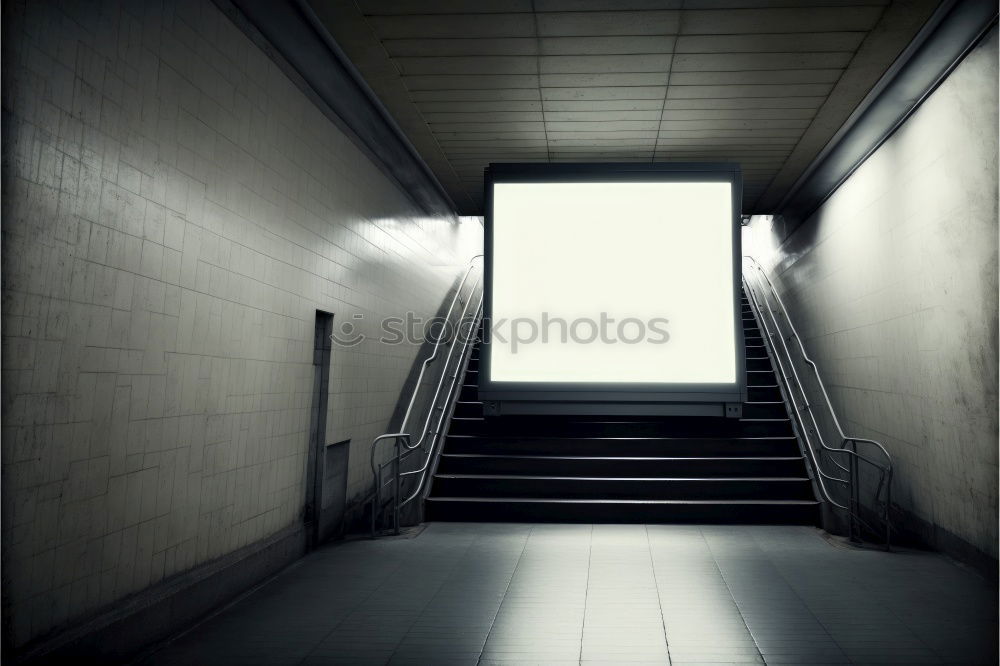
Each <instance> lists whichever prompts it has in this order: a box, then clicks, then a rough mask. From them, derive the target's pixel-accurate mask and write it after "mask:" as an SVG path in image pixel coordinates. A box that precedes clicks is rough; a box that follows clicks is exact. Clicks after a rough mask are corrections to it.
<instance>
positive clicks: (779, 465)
mask: <svg viewBox="0 0 1000 666" xmlns="http://www.w3.org/2000/svg"><path fill="white" fill-rule="evenodd" d="M438 472H439V473H441V474H517V475H531V474H538V475H550V476H608V477H663V478H685V477H687V478H690V477H713V476H714V477H740V476H787V477H798V476H802V474H803V467H802V461H801V460H800V459H798V458H793V459H790V460H770V459H764V460H752V459H736V460H705V459H698V458H694V459H691V460H621V459H615V458H607V459H587V460H578V459H566V458H557V459H546V458H539V457H532V456H525V457H523V458H453V457H449V456H443V457H442V458H441V462H440V463H439V465H438Z"/></svg>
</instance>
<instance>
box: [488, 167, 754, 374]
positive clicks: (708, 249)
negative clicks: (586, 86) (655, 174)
mask: <svg viewBox="0 0 1000 666" xmlns="http://www.w3.org/2000/svg"><path fill="white" fill-rule="evenodd" d="M491 186H492V214H491V218H490V220H489V222H488V225H487V226H488V229H487V230H488V233H489V235H490V237H489V241H488V250H489V253H490V256H489V260H490V279H489V281H488V289H489V298H488V302H489V308H488V312H487V315H488V317H489V322H488V323H489V325H490V327H491V328H490V330H491V334H490V342H489V344H488V345H487V346H486V349H487V350H488V351H487V353H488V354H489V359H488V363H487V368H488V372H489V376H488V381H489V382H491V383H494V384H495V383H507V382H510V383H516V384H519V385H542V384H573V385H597V384H602V385H603V384H630V385H657V386H660V387H667V388H669V386H671V385H684V386H692V385H698V386H702V387H705V386H706V385H707V386H708V387H709V388H710V387H711V386H712V385H720V386H726V385H728V386H732V385H734V384H735V383H736V382H737V373H738V372H742V367H738V365H739V364H740V362H741V359H742V355H740V356H738V355H737V339H736V336H737V330H738V328H737V326H738V325H739V324H740V322H738V321H737V320H736V316H737V314H736V313H737V306H736V304H737V303H738V300H736V299H737V297H736V295H735V293H734V290H735V289H736V284H737V282H736V276H735V275H734V270H735V263H734V256H735V250H736V248H734V243H737V240H736V234H735V233H734V230H735V228H737V227H736V226H735V225H736V222H735V215H734V210H733V206H734V196H733V188H734V183H733V182H732V181H731V179H722V180H719V179H716V180H713V179H706V180H704V181H699V180H698V179H697V177H691V176H688V177H686V178H683V179H680V180H677V179H661V180H658V179H655V178H653V179H650V178H649V177H648V176H641V177H639V178H638V179H636V180H631V181H630V180H629V179H628V177H627V176H626V177H622V176H621V175H620V174H619V175H617V176H616V177H615V178H608V179H605V180H602V179H601V178H600V177H599V176H590V177H589V178H588V179H586V180H580V181H574V180H573V179H572V178H568V179H566V178H564V179H561V180H556V181H553V182H544V181H539V180H537V179H535V180H532V181H529V182H518V181H517V180H512V181H505V180H503V179H496V180H495V181H494V182H492V184H491ZM740 342H742V340H741V341H740Z"/></svg>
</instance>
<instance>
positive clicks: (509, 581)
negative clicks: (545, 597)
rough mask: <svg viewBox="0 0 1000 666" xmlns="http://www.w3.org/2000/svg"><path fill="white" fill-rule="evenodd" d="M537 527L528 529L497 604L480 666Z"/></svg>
mask: <svg viewBox="0 0 1000 666" xmlns="http://www.w3.org/2000/svg"><path fill="white" fill-rule="evenodd" d="M534 531H535V527H534V526H533V525H532V526H531V527H530V528H528V535H527V536H526V537H524V543H523V544H522V545H521V552H520V553H519V554H518V556H517V562H515V563H514V569H513V571H511V572H510V578H508V579H507V587H505V588H504V590H503V596H502V597H500V603H498V604H497V610H496V612H495V613H493V620H492V621H491V622H490V630H489V631H487V632H486V638H484V639H483V647H482V648H481V649H480V650H479V658H478V659H476V664H480V663H482V661H483V654H484V653H485V652H486V644H487V643H489V642H490V636H491V635H492V634H493V627H494V625H496V623H497V618H498V617H499V616H500V609H501V608H503V603H504V602H505V601H506V600H507V593H508V592H510V586H511V583H513V582H514V576H516V575H517V568H518V567H519V566H521V560H522V559H523V558H524V551H525V550H527V549H528V541H529V540H530V539H531V535H532V534H533V533H534Z"/></svg>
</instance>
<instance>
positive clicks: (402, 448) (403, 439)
mask: <svg viewBox="0 0 1000 666" xmlns="http://www.w3.org/2000/svg"><path fill="white" fill-rule="evenodd" d="M481 258H483V255H482V254H477V255H475V256H473V257H472V259H471V260H470V261H469V267H468V269H467V270H466V271H465V275H464V276H463V277H462V281H461V282H460V283H459V285H458V288H457V289H456V290H455V295H454V296H453V297H452V300H451V303H450V304H449V306H448V311H447V313H446V314H445V316H444V318H443V321H444V322H445V324H447V323H448V322H450V321H451V315H452V312H454V309H455V304H456V303H457V302H459V301H460V300H461V301H462V303H463V308H462V314H461V316H460V317H459V320H458V321H459V324H458V326H459V327H461V322H462V321H464V320H465V318H466V316H467V314H468V311H469V304H470V303H471V302H472V298H473V296H474V294H475V292H476V289H477V287H479V284H480V282H481V280H482V274H480V276H479V277H478V278H476V281H475V283H474V284H473V285H472V289H471V291H470V293H469V297H468V299H464V300H463V299H461V295H462V289H463V287H464V286H465V284H466V282H467V281H468V279H469V276H470V275H471V274H472V271H473V269H474V268H475V265H476V260H478V259H481ZM481 309H482V295H480V298H479V303H478V305H477V313H479V312H480V311H481ZM477 317H478V314H477ZM477 321H478V319H477ZM475 325H476V322H474V323H473V328H472V330H471V332H470V333H471V334H470V335H469V336H467V338H466V342H465V346H464V347H463V354H464V352H465V350H466V349H467V348H468V344H469V340H470V339H471V338H473V337H475V335H474V331H475V330H476V328H475ZM459 330H460V329H459ZM458 338H459V336H458V335H456V336H455V339H454V340H453V341H452V344H451V345H450V347H449V349H448V355H447V358H446V359H445V362H444V366H443V367H442V369H441V377H440V379H439V380H438V383H437V388H436V389H435V391H434V397H433V398H432V399H431V402H430V405H429V407H428V410H427V417H426V418H425V419H424V424H423V427H422V428H421V430H420V436H419V438H417V440H416V441H415V442H414V441H413V439H412V437H411V434H410V433H408V432H406V424H407V423H408V422H409V420H410V416H411V414H412V412H413V407H414V405H415V404H416V400H417V395H418V394H419V393H420V388H421V386H422V384H423V378H424V374H425V373H426V372H427V368H428V367H430V365H431V364H432V363H433V362H434V361H435V360H436V359H437V358H438V353H439V351H440V348H441V342H442V340H443V339H444V335H443V331H442V334H441V335H438V336H437V339H436V340H435V341H434V348H433V350H432V352H431V354H430V355H429V356H428V357H427V358H426V359H424V361H423V362H422V363H421V367H420V373H419V374H418V375H417V380H416V383H415V384H414V387H413V393H412V394H411V395H410V401H409V403H408V404H407V407H406V412H405V413H404V415H403V421H402V424H401V425H400V428H399V430H400V431H399V432H395V433H385V434H383V435H379V436H378V437H376V438H375V439H373V440H372V443H371V448H370V451H369V458H370V466H371V469H372V476H373V477H374V481H375V490H374V492H373V494H372V496H371V501H372V513H371V533H372V536H375V534H376V532H377V528H376V522H377V514H378V511H379V508H380V506H381V499H382V498H381V495H382V488H383V487H384V486H385V485H386V482H384V481H383V480H382V477H383V475H382V472H383V470H384V469H385V468H386V467H389V466H391V467H393V475H392V477H391V481H392V482H393V486H394V491H393V532H394V533H396V534H398V533H399V510H400V509H401V508H402V507H403V506H405V505H406V504H407V503H409V501H410V500H411V499H413V496H410V497H409V498H407V499H406V500H405V501H404V502H400V501H399V488H400V483H401V481H402V478H403V477H405V476H410V475H412V474H415V473H417V472H420V473H421V477H420V481H419V483H418V484H417V490H416V491H415V494H416V493H419V492H420V488H421V487H422V485H423V482H424V475H423V472H425V471H426V469H427V467H428V462H429V461H430V459H431V457H432V456H431V455H430V454H429V455H428V456H427V458H426V460H425V462H424V464H423V466H422V467H421V469H420V470H416V471H413V472H405V473H402V472H400V465H401V463H402V461H403V459H405V458H406V457H407V456H408V455H409V454H411V453H413V452H414V451H416V450H418V449H420V448H422V447H423V444H424V440H425V438H426V437H427V433H428V426H429V425H430V422H431V417H432V416H433V415H434V412H435V411H437V410H438V409H441V411H442V414H443V408H439V407H438V406H437V402H438V397H439V396H440V394H441V387H442V384H443V382H444V378H445V375H447V373H448V366H449V365H450V364H451V359H452V356H453V354H454V351H455V347H456V345H455V342H456V341H457V340H458ZM453 379H454V375H453ZM452 394H453V391H452V390H449V394H448V395H449V399H450V396H451V395H452ZM440 424H441V419H439V420H438V426H437V428H436V429H435V438H436V435H437V431H439V430H440ZM384 441H393V442H394V448H395V453H394V455H393V456H392V457H391V458H390V459H389V460H387V461H386V462H384V463H382V464H379V465H377V466H376V464H375V454H376V451H377V449H378V445H379V443H381V442H384ZM434 444H435V442H433V441H432V443H431V447H430V449H431V451H430V453H433V449H434ZM414 496H415V495H414Z"/></svg>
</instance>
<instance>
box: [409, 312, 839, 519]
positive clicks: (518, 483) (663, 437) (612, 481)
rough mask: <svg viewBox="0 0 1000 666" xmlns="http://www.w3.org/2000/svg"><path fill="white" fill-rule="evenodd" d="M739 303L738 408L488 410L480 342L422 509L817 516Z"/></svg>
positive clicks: (592, 515) (766, 363)
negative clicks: (742, 360)
mask: <svg viewBox="0 0 1000 666" xmlns="http://www.w3.org/2000/svg"><path fill="white" fill-rule="evenodd" d="M742 311H743V330H744V334H745V339H746V351H747V353H746V357H747V383H748V387H749V388H748V393H749V395H748V398H749V401H748V402H747V403H745V404H744V406H743V418H742V419H726V418H721V417H720V418H709V417H580V416H544V417H542V416H530V417H529V416H525V417H510V416H505V417H502V418H499V419H495V420H491V421H486V420H485V419H484V418H483V411H482V403H481V402H479V401H478V395H477V382H478V368H479V349H478V348H476V349H475V350H473V352H472V358H471V360H470V362H469V367H468V371H467V373H466V376H465V380H464V385H463V387H462V391H461V394H460V396H459V402H458V404H457V406H456V409H455V413H454V415H453V417H452V419H451V423H450V428H449V431H448V435H447V438H446V440H445V444H444V448H443V450H442V453H441V457H440V460H439V463H438V467H437V470H436V473H435V474H434V477H433V479H432V486H431V490H430V494H429V496H428V498H427V501H426V517H427V520H462V521H511V522H538V521H560V522H562V521H565V522H573V521H576V522H580V521H582V522H665V523H666V522H699V523H781V524H810V525H816V524H818V521H819V502H818V501H817V500H816V498H815V495H814V493H813V488H812V485H811V482H810V479H809V476H808V473H807V471H806V465H805V460H804V458H803V456H802V453H801V451H800V449H799V444H798V441H797V440H796V438H795V435H794V432H793V430H792V426H791V421H790V419H789V416H788V413H787V411H786V409H785V403H784V402H783V401H782V397H781V393H780V390H779V388H778V385H777V379H776V377H775V375H774V371H773V368H772V367H771V361H770V359H769V358H768V356H767V352H766V351H765V348H764V343H763V340H762V339H761V334H760V329H759V328H758V326H757V322H756V321H755V320H754V316H753V313H752V311H751V310H750V306H749V304H748V303H747V300H746V295H745V294H744V296H743V307H742Z"/></svg>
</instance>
